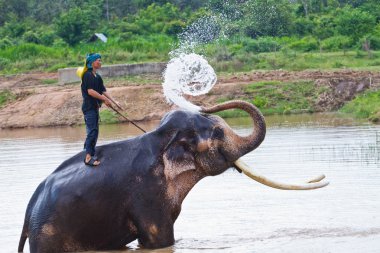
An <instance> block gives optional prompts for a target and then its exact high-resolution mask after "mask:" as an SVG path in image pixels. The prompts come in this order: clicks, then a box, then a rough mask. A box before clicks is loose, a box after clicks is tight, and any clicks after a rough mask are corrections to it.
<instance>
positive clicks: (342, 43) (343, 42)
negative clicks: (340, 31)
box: [321, 35, 354, 51]
mask: <svg viewBox="0 0 380 253" xmlns="http://www.w3.org/2000/svg"><path fill="white" fill-rule="evenodd" d="M353 45H354V42H353V40H352V39H351V38H350V37H348V36H342V35H338V36H334V37H330V38H327V39H325V40H322V41H321V47H322V49H323V50H329V51H337V50H341V49H348V48H350V47H352V46H353Z"/></svg>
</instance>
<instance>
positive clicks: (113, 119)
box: [99, 109, 119, 124]
mask: <svg viewBox="0 0 380 253" xmlns="http://www.w3.org/2000/svg"><path fill="white" fill-rule="evenodd" d="M99 115H100V124H115V123H118V122H119V119H118V116H117V115H116V113H115V112H113V111H110V110H108V109H104V110H101V111H100V112H99Z"/></svg>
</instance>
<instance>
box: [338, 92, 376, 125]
mask: <svg viewBox="0 0 380 253" xmlns="http://www.w3.org/2000/svg"><path fill="white" fill-rule="evenodd" d="M340 111H341V112H344V113H350V114H353V115H354V116H355V117H357V118H366V119H369V120H371V121H372V122H379V121H380V90H378V91H366V92H364V93H363V94H361V95H359V96H357V97H356V98H355V99H353V100H352V101H350V102H348V103H347V104H345V105H344V106H343V107H342V108H341V110H340Z"/></svg>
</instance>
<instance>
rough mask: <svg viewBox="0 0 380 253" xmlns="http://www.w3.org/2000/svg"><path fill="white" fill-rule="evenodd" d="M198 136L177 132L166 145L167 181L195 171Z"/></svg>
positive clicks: (165, 171)
mask: <svg viewBox="0 0 380 253" xmlns="http://www.w3.org/2000/svg"><path fill="white" fill-rule="evenodd" d="M195 152H196V136H195V134H194V133H193V132H180V131H179V132H176V133H175V134H174V135H173V137H172V138H171V140H170V141H169V143H168V144H167V145H166V148H165V151H164V154H163V161H164V166H165V168H164V173H165V175H166V178H167V179H170V180H172V179H174V178H175V177H177V176H178V175H180V174H182V173H183V172H186V171H190V170H195V169H196V167H195Z"/></svg>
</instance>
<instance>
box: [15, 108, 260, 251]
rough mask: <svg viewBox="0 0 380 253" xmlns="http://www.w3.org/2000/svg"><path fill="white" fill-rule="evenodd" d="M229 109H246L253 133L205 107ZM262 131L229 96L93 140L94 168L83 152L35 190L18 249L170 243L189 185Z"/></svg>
mask: <svg viewBox="0 0 380 253" xmlns="http://www.w3.org/2000/svg"><path fill="white" fill-rule="evenodd" d="M231 108H240V109H243V110H245V111H247V112H248V113H249V114H250V116H251V117H252V119H253V122H254V129H253V132H252V134H251V135H249V136H246V137H241V136H238V135H236V134H235V133H234V132H233V131H232V129H231V128H230V127H229V126H228V125H227V124H226V123H225V121H224V120H223V119H221V118H220V117H218V116H215V115H210V114H208V113H213V112H217V111H222V110H226V109H231ZM264 136H265V121H264V118H263V116H262V115H261V113H260V112H259V110H258V109H256V108H255V107H254V106H252V105H251V104H248V103H246V102H243V101H233V102H229V103H225V104H221V105H217V106H215V107H212V108H205V109H203V113H191V112H187V111H180V110H178V111H172V112H170V113H168V114H167V115H166V116H165V117H164V118H163V119H162V121H161V123H160V125H159V126H158V128H157V129H155V130H153V131H151V132H149V133H146V134H144V135H142V136H138V137H136V138H133V139H129V140H126V141H120V142H115V143H111V144H107V145H104V146H100V147H98V148H97V155H98V157H99V159H100V160H101V164H100V165H99V166H97V167H88V166H86V165H84V163H83V157H84V153H83V152H81V153H79V154H77V155H75V156H73V157H72V158H70V159H68V160H66V161H65V162H63V163H62V164H61V165H60V166H59V167H58V168H57V169H56V170H55V171H54V172H53V173H52V174H51V175H49V176H48V177H47V178H46V179H45V180H44V181H43V182H42V183H41V184H40V185H39V186H38V188H37V189H36V191H35V193H34V194H33V196H32V198H31V200H30V202H29V204H28V207H27V210H26V214H25V222H24V226H23V230H22V234H21V238H20V243H19V248H18V250H19V252H21V251H22V250H23V247H24V244H25V241H26V239H27V238H29V245H30V251H31V253H35V252H39V253H40V252H49V253H51V252H69V251H71V252H72V251H87V250H117V249H122V248H123V247H125V245H126V244H128V243H130V242H132V241H133V240H135V239H138V240H139V243H140V245H141V246H142V247H145V248H161V247H166V246H170V245H172V244H173V243H174V231H173V226H174V222H175V221H176V219H177V217H178V215H179V213H180V211H181V205H182V202H183V200H184V198H185V197H186V195H187V194H188V193H189V191H190V190H191V189H192V187H193V186H194V185H195V184H196V183H197V182H198V181H199V180H201V179H202V178H204V177H206V176H215V175H218V174H220V173H222V172H224V171H226V170H227V169H228V168H230V167H233V166H234V165H233V164H234V161H236V160H237V159H238V158H239V157H241V156H243V155H244V154H246V153H248V152H250V151H252V150H254V149H255V148H256V147H258V146H259V145H260V143H261V142H262V141H263V139H264Z"/></svg>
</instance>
